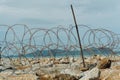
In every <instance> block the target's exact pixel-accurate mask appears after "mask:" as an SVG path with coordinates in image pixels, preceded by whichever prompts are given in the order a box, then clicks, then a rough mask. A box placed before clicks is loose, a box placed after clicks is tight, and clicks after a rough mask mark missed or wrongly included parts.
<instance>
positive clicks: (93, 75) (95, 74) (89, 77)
mask: <svg viewBox="0 0 120 80" xmlns="http://www.w3.org/2000/svg"><path fill="white" fill-rule="evenodd" d="M99 77H100V70H99V69H98V68H93V69H92V70H90V71H86V72H84V76H83V77H82V78H80V79H79V80H97V79H98V78H99Z"/></svg>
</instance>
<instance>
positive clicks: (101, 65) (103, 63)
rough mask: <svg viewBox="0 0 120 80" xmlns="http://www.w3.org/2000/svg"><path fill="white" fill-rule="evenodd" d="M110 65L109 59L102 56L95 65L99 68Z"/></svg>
mask: <svg viewBox="0 0 120 80" xmlns="http://www.w3.org/2000/svg"><path fill="white" fill-rule="evenodd" d="M110 66H111V60H110V59H108V58H104V59H102V60H101V61H100V62H99V63H98V64H97V67H98V68H99V69H106V68H110Z"/></svg>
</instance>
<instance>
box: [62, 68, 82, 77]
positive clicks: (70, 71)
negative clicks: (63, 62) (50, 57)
mask: <svg viewBox="0 0 120 80" xmlns="http://www.w3.org/2000/svg"><path fill="white" fill-rule="evenodd" d="M60 73H61V74H69V75H72V76H79V74H80V73H81V71H80V70H77V69H65V70H62V71H61V72H60Z"/></svg>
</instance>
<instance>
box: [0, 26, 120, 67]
mask: <svg viewBox="0 0 120 80" xmlns="http://www.w3.org/2000/svg"><path fill="white" fill-rule="evenodd" d="M78 27H79V33H80V36H81V42H82V46H83V49H84V50H89V51H91V52H92V53H95V51H94V50H92V48H93V47H94V48H100V49H104V48H108V49H110V50H112V51H114V50H119V46H120V36H119V34H116V33H114V32H112V31H110V30H107V29H102V28H100V29H92V28H90V27H89V26H87V25H78ZM0 29H1V30H2V31H1V32H0V34H1V35H2V36H1V38H0V47H1V53H0V54H1V56H2V58H8V59H9V61H10V63H11V64H12V65H13V64H14V59H12V58H13V57H15V56H18V57H17V58H19V59H22V58H25V59H26V60H27V62H29V63H31V61H32V60H31V59H32V58H36V59H37V58H39V57H40V58H42V57H45V56H47V57H48V56H49V57H56V54H55V53H57V54H63V55H64V54H65V55H67V56H70V55H72V56H75V54H76V53H75V52H71V51H76V50H77V51H79V45H78V40H77V36H76V31H75V27H74V26H72V25H70V26H69V27H68V28H65V27H64V26H58V27H54V28H51V29H44V28H30V27H29V26H27V25H25V24H15V25H12V26H8V25H0ZM17 29H18V30H17ZM81 30H83V31H81ZM45 51H47V53H48V54H47V55H46V54H44V52H45ZM99 51H100V50H99ZM101 53H102V52H101ZM28 54H30V55H31V54H32V58H31V59H29V57H31V56H29V55H28ZM90 55H92V54H91V53H90ZM20 62H21V63H22V60H21V61H20ZM22 65H26V64H23V63H22ZM30 65H31V64H30Z"/></svg>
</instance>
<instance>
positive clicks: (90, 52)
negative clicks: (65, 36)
mask: <svg viewBox="0 0 120 80" xmlns="http://www.w3.org/2000/svg"><path fill="white" fill-rule="evenodd" d="M83 53H84V55H85V56H89V55H95V54H100V55H108V54H115V52H113V51H112V50H111V49H109V48H95V47H91V48H87V49H83ZM78 55H80V51H79V50H74V51H69V50H68V51H66V50H61V49H51V50H43V51H40V50H36V51H34V52H31V53H28V54H25V55H20V56H22V57H31V58H33V57H50V56H54V57H63V56H78ZM2 57H8V56H4V55H3V56H2ZM9 57H18V55H10V56H9Z"/></svg>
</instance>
